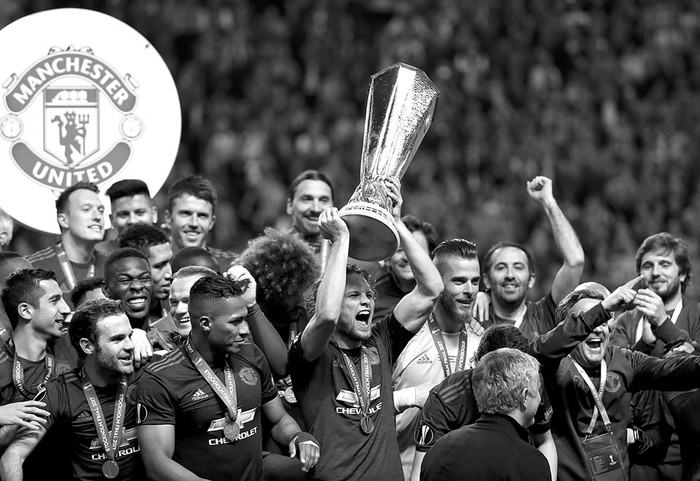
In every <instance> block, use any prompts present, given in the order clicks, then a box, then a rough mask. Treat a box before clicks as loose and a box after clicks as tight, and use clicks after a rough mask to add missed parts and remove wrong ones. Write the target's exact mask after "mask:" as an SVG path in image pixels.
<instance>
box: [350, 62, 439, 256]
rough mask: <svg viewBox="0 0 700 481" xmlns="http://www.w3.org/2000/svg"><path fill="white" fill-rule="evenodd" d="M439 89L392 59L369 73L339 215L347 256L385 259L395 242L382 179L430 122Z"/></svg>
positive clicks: (404, 161)
mask: <svg viewBox="0 0 700 481" xmlns="http://www.w3.org/2000/svg"><path fill="white" fill-rule="evenodd" d="M438 96H439V91H438V89H437V88H436V87H435V84H433V82H432V81H431V80H430V79H429V78H428V76H427V75H426V74H425V73H424V72H423V71H422V70H420V69H417V68H416V67H412V66H410V65H406V64H404V63H397V64H394V65H392V66H391V67H388V68H386V69H384V70H382V71H381V72H378V73H376V74H374V75H372V78H371V81H370V87H369V95H368V98H367V113H366V116H365V130H364V138H363V145H362V162H361V167H360V185H358V186H357V188H356V189H355V192H354V193H353V195H352V197H350V200H349V201H348V203H347V205H345V207H343V208H342V209H340V212H339V213H340V216H341V217H342V219H343V220H344V221H345V223H346V224H347V225H348V229H349V231H350V250H349V255H350V257H353V258H355V259H358V260H362V261H370V262H371V261H379V260H383V259H386V258H387V257H390V256H391V255H392V254H393V253H394V252H396V249H397V248H398V244H399V235H398V233H397V232H396V228H395V227H394V223H393V221H392V217H391V210H392V201H391V198H390V197H389V196H388V195H387V189H386V187H385V186H384V183H383V181H382V179H383V178H386V177H394V178H397V179H399V180H401V178H402V177H403V175H404V174H405V173H406V170H407V169H408V166H409V164H410V163H411V160H413V156H414V155H415V153H416V150H417V149H418V146H419V145H420V143H421V141H422V140H423V137H424V136H425V133H426V132H427V131H428V128H429V127H430V124H431V123H432V121H433V114H434V113H435V107H436V105H437V99H438Z"/></svg>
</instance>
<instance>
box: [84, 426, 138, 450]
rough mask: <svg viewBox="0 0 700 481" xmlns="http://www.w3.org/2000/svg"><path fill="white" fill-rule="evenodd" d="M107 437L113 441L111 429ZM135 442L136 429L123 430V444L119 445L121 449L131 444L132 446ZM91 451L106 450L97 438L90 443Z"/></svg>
mask: <svg viewBox="0 0 700 481" xmlns="http://www.w3.org/2000/svg"><path fill="white" fill-rule="evenodd" d="M107 437H108V438H109V439H112V430H111V429H110V431H109V433H107ZM135 440H136V428H131V429H122V442H121V444H120V445H119V447H120V448H123V447H125V446H128V445H129V444H131V443H132V442H133V441H135ZM90 451H104V448H103V446H102V442H101V441H100V440H99V439H98V438H95V439H93V440H92V441H90Z"/></svg>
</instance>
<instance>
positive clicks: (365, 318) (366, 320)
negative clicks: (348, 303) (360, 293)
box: [355, 309, 372, 328]
mask: <svg viewBox="0 0 700 481" xmlns="http://www.w3.org/2000/svg"><path fill="white" fill-rule="evenodd" d="M371 320H372V316H371V312H370V310H369V309H362V310H361V311H359V312H358V313H357V315H355V321H357V323H358V324H359V325H360V327H362V328H365V327H368V326H369V324H370V321H371Z"/></svg>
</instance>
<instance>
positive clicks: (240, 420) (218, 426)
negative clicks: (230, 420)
mask: <svg viewBox="0 0 700 481" xmlns="http://www.w3.org/2000/svg"><path fill="white" fill-rule="evenodd" d="M256 410H257V408H253V409H249V410H248V411H241V410H240V409H239V410H238V416H236V424H238V427H239V428H241V431H243V430H244V429H245V424H246V423H249V422H250V421H252V420H253V419H255V411H256ZM225 423H226V418H225V417H224V418H219V419H214V420H213V421H212V422H211V424H210V425H209V429H207V432H209V433H211V432H214V431H222V430H223V429H224V424H225Z"/></svg>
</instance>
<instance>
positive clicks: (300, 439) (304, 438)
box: [292, 431, 320, 451]
mask: <svg viewBox="0 0 700 481" xmlns="http://www.w3.org/2000/svg"><path fill="white" fill-rule="evenodd" d="M292 442H293V443H294V446H296V448H297V451H299V445H300V444H301V443H312V444H313V445H314V446H316V447H317V448H318V447H320V445H319V444H318V441H317V440H316V438H315V437H313V436H312V435H310V434H309V433H305V432H303V431H299V432H298V433H296V434H295V435H294V436H293V437H292Z"/></svg>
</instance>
